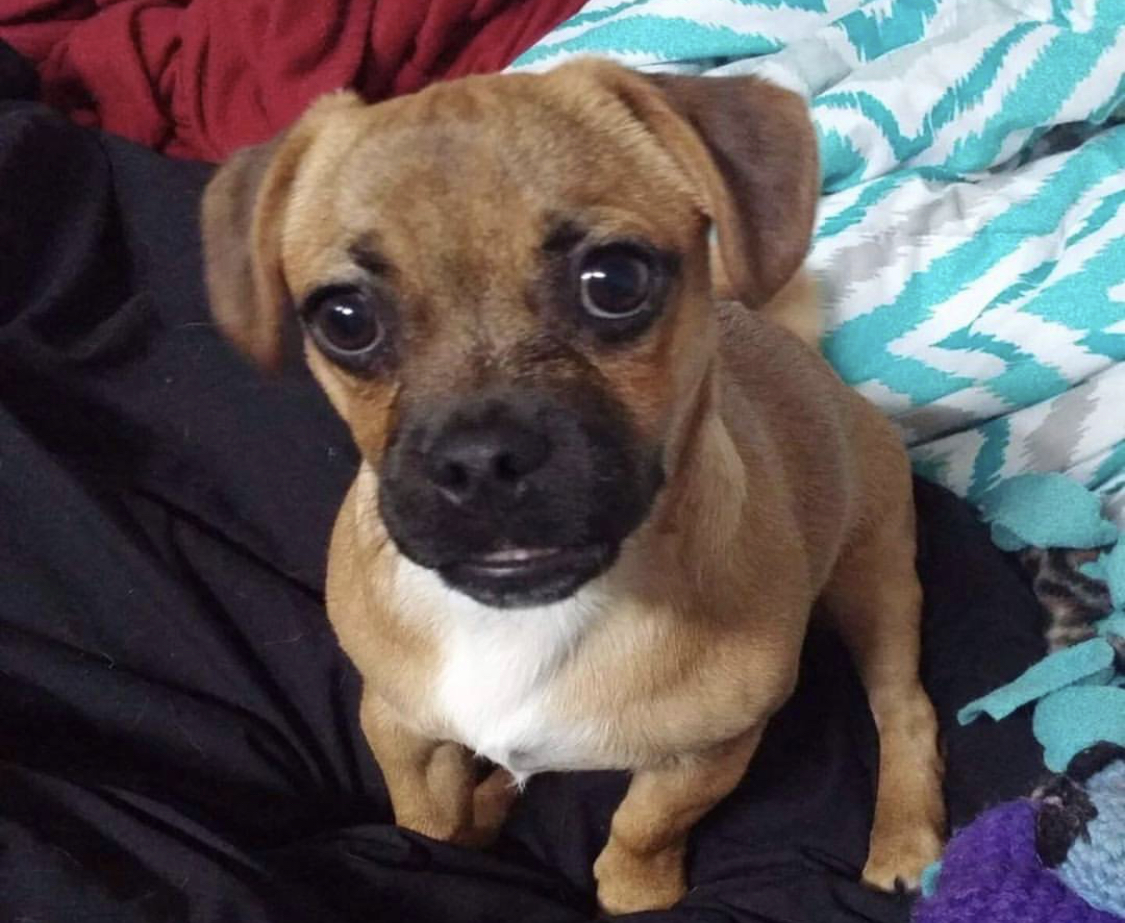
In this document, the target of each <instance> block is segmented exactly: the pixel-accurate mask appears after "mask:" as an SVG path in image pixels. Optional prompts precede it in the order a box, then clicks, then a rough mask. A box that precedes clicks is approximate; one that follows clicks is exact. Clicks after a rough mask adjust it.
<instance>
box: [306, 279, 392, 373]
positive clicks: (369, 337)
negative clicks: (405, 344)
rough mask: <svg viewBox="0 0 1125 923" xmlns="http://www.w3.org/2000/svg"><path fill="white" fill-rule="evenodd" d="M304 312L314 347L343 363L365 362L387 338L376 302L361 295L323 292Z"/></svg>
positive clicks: (351, 291) (350, 292) (382, 318)
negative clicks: (315, 345)
mask: <svg viewBox="0 0 1125 923" xmlns="http://www.w3.org/2000/svg"><path fill="white" fill-rule="evenodd" d="M303 313H304V317H305V324H306V325H307V326H308V329H309V332H310V333H311V334H312V337H313V339H314V340H315V341H316V343H317V345H318V346H319V347H320V348H321V349H322V350H324V352H326V353H327V354H328V355H329V356H330V357H331V358H333V359H336V360H337V361H341V362H344V363H345V364H355V363H356V362H358V361H362V360H364V359H365V358H366V357H368V356H370V355H371V354H372V353H373V352H374V351H376V350H378V349H379V347H381V346H382V345H383V343H384V341H385V340H386V338H387V325H386V322H385V320H384V317H383V316H382V315H383V312H382V311H381V309H380V305H379V303H378V301H377V300H376V299H374V298H372V297H370V296H369V295H367V294H365V293H363V292H359V291H354V290H344V291H329V292H325V293H324V294H322V295H320V296H318V297H315V298H313V299H311V300H310V303H309V304H308V306H307V307H306V309H305V311H304V312H303Z"/></svg>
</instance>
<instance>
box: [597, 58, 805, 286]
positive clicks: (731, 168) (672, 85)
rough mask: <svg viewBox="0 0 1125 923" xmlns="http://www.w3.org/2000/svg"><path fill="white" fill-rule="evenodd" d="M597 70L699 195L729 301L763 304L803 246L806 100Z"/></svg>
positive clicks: (744, 82) (732, 83)
mask: <svg viewBox="0 0 1125 923" xmlns="http://www.w3.org/2000/svg"><path fill="white" fill-rule="evenodd" d="M600 68H601V69H602V71H603V73H606V74H608V75H610V76H609V79H611V80H612V81H613V82H614V84H615V89H616V92H617V93H618V95H619V96H620V97H621V98H622V99H623V100H624V101H625V102H626V104H627V105H628V106H629V107H630V109H631V110H632V111H633V113H634V115H635V116H636V117H637V118H638V119H640V120H641V121H642V122H643V123H644V124H645V125H646V126H647V128H648V129H649V131H651V132H652V133H653V134H654V135H655V136H656V138H657V139H658V140H659V141H660V142H661V143H662V144H663V145H664V146H665V147H666V149H667V150H668V151H669V153H671V154H672V156H673V158H674V159H675V160H676V162H677V163H678V164H679V165H680V166H681V167H682V168H683V169H684V170H685V171H686V173H687V175H688V177H689V178H690V180H691V181H692V183H693V184H694V185H695V187H696V189H698V190H699V195H700V198H701V204H702V207H703V208H704V209H705V210H706V212H707V214H708V215H709V216H710V218H711V219H712V221H713V222H714V225H715V228H716V231H717V233H718V249H719V254H720V257H721V260H722V269H723V270H724V272H725V275H726V278H727V282H728V284H729V285H730V287H731V289H732V290H733V294H734V296H735V297H736V298H737V299H738V300H740V301H742V302H743V303H744V304H746V305H747V306H748V307H756V306H759V305H762V304H765V303H766V302H767V301H769V299H770V298H771V297H772V296H773V295H775V294H776V293H777V292H778V291H779V290H780V289H781V288H782V286H784V285H785V283H786V282H788V281H789V279H790V278H791V277H792V276H793V274H794V273H795V272H796V271H797V269H798V268H799V267H800V265H801V263H802V261H803V260H804V258H805V255H806V253H807V252H808V248H809V243H810V241H811V239H812V230H813V221H814V219H815V217H816V204H817V198H818V195H819V191H820V167H819V163H818V159H817V141H816V133H815V130H814V129H813V126H812V122H811V120H810V118H809V113H808V107H807V105H806V103H805V101H804V100H803V99H802V98H801V97H800V96H798V95H797V94H796V93H793V92H790V91H789V90H784V89H782V88H781V87H778V86H774V85H773V84H770V83H767V82H765V81H764V80H760V79H758V78H755V77H683V76H676V75H671V74H647V75H641V74H639V73H636V72H633V71H626V70H624V69H623V68H620V67H617V66H615V65H605V64H602V65H600ZM602 79H605V77H603V78H602Z"/></svg>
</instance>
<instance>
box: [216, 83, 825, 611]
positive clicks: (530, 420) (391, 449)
mask: <svg viewBox="0 0 1125 923" xmlns="http://www.w3.org/2000/svg"><path fill="white" fill-rule="evenodd" d="M817 180H818V173H817V167H816V155H815V140H814V137H813V133H812V128H811V125H810V123H809V120H808V116H807V113H806V110H805V106H804V104H803V102H802V101H801V100H800V99H799V98H798V97H796V96H794V95H793V94H790V93H788V92H786V91H784V90H781V89H778V88H776V87H773V86H770V85H768V84H765V83H762V82H759V81H756V80H754V79H751V78H729V79H718V78H688V77H644V76H641V75H639V74H635V73H632V72H630V71H627V70H624V69H622V68H619V67H617V66H615V65H611V64H608V63H605V62H597V61H586V62H581V63H578V64H572V65H567V66H564V67H561V68H559V69H557V70H555V71H553V72H551V73H548V74H545V75H540V76H530V75H527V76H525V75H506V76H492V77H474V78H468V79H465V80H461V81H458V82H454V83H449V84H443V85H437V86H434V87H432V88H430V89H428V90H425V91H423V92H421V93H418V94H416V95H414V96H409V97H404V98H400V99H397V100H392V101H390V102H386V103H382V104H378V105H373V106H367V105H364V104H363V103H362V102H361V101H360V100H359V99H358V98H356V97H355V96H352V95H350V94H346V93H344V94H337V95H335V96H331V97H328V98H326V99H324V100H322V101H321V102H319V103H318V104H316V105H315V106H314V107H313V108H312V109H310V110H309V112H308V113H307V114H306V115H305V116H304V117H303V118H302V119H301V120H300V121H299V122H298V123H297V124H296V125H295V126H294V127H293V128H291V129H290V130H289V131H288V132H286V133H285V134H284V135H283V136H282V137H280V138H278V139H277V140H275V141H273V142H271V143H270V144H268V145H264V146H262V147H260V148H254V149H250V150H247V151H244V152H241V153H239V154H237V155H236V156H235V157H234V158H233V159H232V160H231V161H230V162H229V163H227V164H226V165H225V166H224V167H222V168H221V169H220V170H219V172H218V174H217V175H216V177H215V178H214V180H213V181H212V182H211V184H210V186H209V187H208V190H207V193H206V197H205V200H204V208H203V226H204V244H205V255H206V262H207V279H208V285H209V288H210V294H211V300H212V304H213V308H214V313H215V317H216V318H217V321H218V323H219V325H220V327H221V328H222V329H223V331H224V332H225V333H226V334H227V335H228V336H229V337H230V338H231V339H232V340H233V341H234V342H235V343H236V344H238V345H239V346H240V347H241V348H242V349H243V350H244V351H245V352H247V353H248V354H249V355H250V356H252V357H253V358H254V359H256V360H257V361H258V362H259V363H261V364H263V365H265V366H274V365H277V364H278V362H279V361H280V357H281V355H282V352H283V344H284V343H285V342H286V340H287V338H291V340H292V341H294V342H301V343H303V346H304V351H305V355H306V357H307V361H308V363H309V365H310V367H311V368H312V371H313V373H314V375H315V376H316V378H317V379H318V380H319V381H320V383H321V385H322V386H323V387H324V389H325V391H326V392H327V393H328V396H329V398H330V399H331V400H332V402H333V404H334V405H335V406H336V408H337V410H338V411H339V412H340V414H341V415H342V416H343V418H344V419H345V420H346V421H347V423H348V424H349V425H350V427H351V430H352V433H353V434H354V436H355V440H356V442H357V444H358V446H359V449H360V451H361V452H362V453H363V455H364V457H365V459H366V460H367V462H369V463H370V464H371V466H372V467H373V468H374V470H375V471H377V472H378V475H379V505H380V513H381V516H382V518H383V520H384V522H385V524H386V527H387V529H388V531H389V533H390V535H391V537H392V538H393V539H394V541H395V543H396V545H397V546H398V548H399V550H400V551H401V552H402V553H403V554H405V555H406V556H407V557H408V558H410V559H412V560H413V561H415V562H416V563H418V564H421V565H423V566H425V567H428V568H432V569H434V570H436V571H438V572H439V573H440V574H441V576H442V577H443V579H444V580H445V581H446V582H447V583H448V584H450V585H452V586H454V587H456V588H458V589H460V590H462V591H463V592H465V593H467V594H468V595H470V596H472V597H474V598H476V599H477V600H479V601H482V602H485V603H487V604H491V605H498V606H520V605H531V604H536V603H543V602H549V601H553V600H557V599H561V598H563V597H565V596H567V595H569V594H570V593H572V592H573V591H574V590H575V589H576V588H577V587H579V586H580V585H582V584H583V583H584V582H586V581H587V580H589V579H590V578H592V577H593V576H595V575H597V574H598V573H600V572H601V571H603V570H605V569H606V568H608V567H609V566H610V565H611V564H612V562H613V560H614V559H615V557H616V555H617V552H618V549H619V547H620V545H621V543H622V541H623V540H625V539H626V538H627V537H628V536H629V535H630V534H631V533H632V532H633V531H634V530H636V529H637V527H638V526H639V525H640V524H641V523H642V522H643V521H644V520H645V518H646V516H647V515H648V512H649V510H650V507H651V506H652V504H653V501H654V497H655V496H656V495H657V493H658V491H659V490H660V487H661V484H662V483H663V481H664V480H665V479H666V478H667V477H669V476H674V473H675V469H676V465H677V463H678V462H677V459H678V455H679V453H680V452H681V450H682V448H683V446H682V445H681V443H682V442H684V441H690V432H689V430H690V429H691V426H692V420H693V419H696V418H697V417H698V415H699V413H700V412H701V411H700V406H701V405H702V403H704V402H705V401H706V400H707V399H708V395H707V394H706V393H704V392H705V391H706V388H705V387H704V383H705V381H707V379H708V374H707V373H708V368H709V367H710V365H711V363H712V362H713V360H714V355H715V353H714V342H715V331H716V321H715V317H714V308H713V303H712V302H713V299H712V284H713V278H712V268H711V266H710V257H709V251H710V248H709V233H710V232H711V229H712V228H714V229H715V230H716V231H717V233H718V247H719V251H720V253H721V262H722V265H723V269H724V270H725V279H726V283H727V284H729V286H730V287H731V289H732V291H733V294H734V295H735V296H736V297H737V298H738V299H739V300H741V301H742V302H743V303H744V304H746V305H747V307H748V308H751V309H752V308H754V307H756V306H759V305H761V304H763V303H765V302H766V301H767V300H768V299H769V298H770V296H771V295H773V294H774V293H775V292H776V291H777V290H778V289H779V288H780V287H781V286H782V285H783V284H784V283H785V282H786V281H787V280H788V279H789V278H790V277H791V276H792V275H793V273H794V272H795V271H796V269H797V268H798V266H799V265H800V263H801V261H802V259H803V257H804V254H805V251H806V248H807V246H808V241H809V236H810V233H811V227H812V220H813V213H814V209H815V200H816V189H817ZM298 337H299V338H300V339H299V340H298Z"/></svg>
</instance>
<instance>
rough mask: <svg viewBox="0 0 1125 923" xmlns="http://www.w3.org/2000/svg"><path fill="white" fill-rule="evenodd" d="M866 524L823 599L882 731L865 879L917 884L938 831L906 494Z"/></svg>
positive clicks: (931, 727)
mask: <svg viewBox="0 0 1125 923" xmlns="http://www.w3.org/2000/svg"><path fill="white" fill-rule="evenodd" d="M905 501H906V502H903V503H902V504H899V505H897V506H896V507H895V509H894V512H892V513H891V514H890V515H888V516H886V517H884V518H883V519H882V520H879V521H877V522H874V523H867V524H865V526H864V527H863V531H862V532H861V533H860V534H859V535H858V536H857V537H856V538H855V539H854V540H853V542H852V544H851V545H850V546H849V548H848V549H847V550H846V552H845V554H844V555H843V556H842V557H841V559H840V560H839V561H838V562H837V564H836V568H835V570H834V571H833V574H832V577H831V580H830V582H829V585H828V587H827V589H826V591H825V593H824V596H823V601H824V604H825V606H826V608H827V609H828V611H829V614H830V615H831V617H832V619H833V621H834V623H835V625H836V626H837V628H838V630H839V632H840V634H841V635H842V637H843V640H844V642H845V644H846V645H847V646H848V648H849V650H850V651H851V654H852V657H853V659H854V660H855V663H856V666H857V668H858V670H859V674H860V678H861V679H862V681H863V685H864V687H865V688H866V690H867V698H868V702H869V704H870V707H871V713H872V715H873V717H874V719H875V724H876V727H877V728H878V731H879V781H878V787H877V792H876V798H875V819H874V823H873V825H872V830H871V841H870V848H869V850H868V857H867V864H866V865H865V866H864V869H863V880H864V881H865V882H867V883H868V884H870V885H874V886H875V887H878V888H883V889H885V890H892V889H894V888H895V887H896V885H904V886H906V887H908V888H915V887H917V886H918V883H919V879H920V876H921V873H922V871H923V869H925V867H926V866H927V865H929V864H930V863H931V862H933V861H934V860H935V859H937V858H938V857H939V855H940V853H941V848H942V841H943V836H944V832H945V807H944V802H943V800H942V791H941V780H942V763H941V758H940V756H939V754H938V744H937V720H936V718H935V716H934V709H933V705H932V704H931V703H930V700H929V698H928V697H927V695H926V692H925V690H924V689H923V688H922V682H921V679H920V678H919V674H918V670H919V657H920V648H921V624H920V623H921V608H922V588H921V586H920V584H919V582H918V575H917V572H916V570H915V566H914V558H915V538H914V517H913V508H912V505H911V504H910V502H909V495H907V497H906V498H905Z"/></svg>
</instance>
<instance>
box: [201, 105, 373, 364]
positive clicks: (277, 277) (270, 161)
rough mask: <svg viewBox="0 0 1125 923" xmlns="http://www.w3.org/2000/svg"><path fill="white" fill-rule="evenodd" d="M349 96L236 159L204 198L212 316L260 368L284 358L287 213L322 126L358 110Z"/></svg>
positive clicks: (224, 168)
mask: <svg viewBox="0 0 1125 923" xmlns="http://www.w3.org/2000/svg"><path fill="white" fill-rule="evenodd" d="M359 105H362V101H361V100H360V99H359V97H358V96H356V95H354V94H352V93H334V94H332V95H331V96H329V97H325V98H324V99H322V100H321V101H319V102H317V103H314V104H313V106H312V107H311V108H310V109H309V110H308V112H307V113H306V114H305V115H303V116H302V117H301V119H300V120H298V122H297V123H296V124H294V125H293V127H291V128H290V129H288V130H287V131H285V132H283V133H282V134H281V135H279V136H278V137H277V138H275V139H274V140H272V141H269V142H266V143H265V144H260V145H257V146H255V147H249V148H245V149H243V150H241V151H238V152H237V153H235V154H234V155H233V156H232V157H231V158H230V159H229V160H228V161H227V162H226V163H225V164H223V165H222V166H221V167H220V168H219V169H218V171H217V172H216V173H215V175H214V176H213V177H212V178H211V181H210V182H209V183H208V185H207V189H206V190H205V192H204V194H203V206H202V216H201V217H202V228H203V260H204V268H205V277H206V281H207V293H208V296H209V298H210V301H211V312H212V314H213V315H214V318H215V321H216V323H217V324H218V325H219V329H220V330H222V332H223V334H224V335H225V336H226V337H227V338H228V339H230V340H231V341H232V342H233V343H234V344H235V345H236V346H237V347H238V348H239V349H241V350H242V352H244V353H245V354H246V355H248V356H249V357H250V358H251V359H253V360H254V361H255V362H256V363H257V364H258V365H260V366H262V367H263V368H266V369H270V370H276V369H277V368H278V367H279V366H280V365H281V360H282V356H283V354H284V350H283V341H284V339H285V331H286V329H287V327H288V322H289V320H290V318H289V314H290V313H291V307H292V306H291V299H290V293H289V289H288V287H287V286H286V284H285V275H284V272H283V269H282V259H281V234H282V228H283V225H284V216H285V207H286V204H287V202H288V199H289V193H290V189H291V187H292V185H293V181H294V179H295V177H296V175H297V171H298V169H299V167H300V163H301V159H302V157H303V156H304V154H305V151H306V150H307V149H308V147H309V144H310V143H311V140H312V136H313V133H314V130H315V126H316V123H317V121H318V120H319V119H320V118H321V117H323V115H325V114H326V113H327V112H330V111H332V110H334V109H337V108H341V107H349V106H359Z"/></svg>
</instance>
